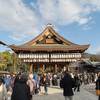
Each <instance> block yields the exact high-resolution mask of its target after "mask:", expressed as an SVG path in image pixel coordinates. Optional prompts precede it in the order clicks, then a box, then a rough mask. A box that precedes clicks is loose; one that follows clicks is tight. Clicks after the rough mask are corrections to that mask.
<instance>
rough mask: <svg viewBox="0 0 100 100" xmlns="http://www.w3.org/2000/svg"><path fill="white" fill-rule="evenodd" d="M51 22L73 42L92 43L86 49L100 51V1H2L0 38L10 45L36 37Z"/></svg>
mask: <svg viewBox="0 0 100 100" xmlns="http://www.w3.org/2000/svg"><path fill="white" fill-rule="evenodd" d="M47 23H51V24H52V25H53V26H54V29H55V30H56V32H57V33H59V34H60V35H61V36H63V37H64V38H66V39H67V40H69V41H71V42H73V43H76V44H79V45H87V44H90V47H89V49H88V50H87V51H86V52H88V53H91V54H97V53H99V52H100V33H99V32H100V0H0V41H2V42H4V43H6V44H8V45H12V44H15V45H21V44H24V43H26V42H28V41H30V40H32V39H33V38H35V37H36V36H37V35H39V34H40V33H42V32H43V30H44V29H45V27H46V24H47ZM5 50H10V49H9V48H7V47H4V46H2V45H0V52H3V51H5Z"/></svg>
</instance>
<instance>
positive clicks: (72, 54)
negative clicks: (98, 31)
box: [51, 53, 81, 58]
mask: <svg viewBox="0 0 100 100" xmlns="http://www.w3.org/2000/svg"><path fill="white" fill-rule="evenodd" d="M51 58H81V54H80V53H70V54H68V53H64V54H51Z"/></svg>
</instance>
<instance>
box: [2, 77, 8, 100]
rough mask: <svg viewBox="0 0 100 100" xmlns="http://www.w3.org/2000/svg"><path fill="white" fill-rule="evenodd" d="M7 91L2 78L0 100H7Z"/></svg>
mask: <svg viewBox="0 0 100 100" xmlns="http://www.w3.org/2000/svg"><path fill="white" fill-rule="evenodd" d="M7 98H8V97H7V90H6V86H5V83H4V80H3V78H2V77H0V100H7Z"/></svg>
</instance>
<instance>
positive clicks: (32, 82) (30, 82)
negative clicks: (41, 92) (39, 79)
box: [27, 74, 36, 100]
mask: <svg viewBox="0 0 100 100" xmlns="http://www.w3.org/2000/svg"><path fill="white" fill-rule="evenodd" d="M27 85H29V87H30V97H31V100H32V95H34V94H35V89H36V84H35V80H34V79H33V74H30V75H29V79H28V81H27Z"/></svg>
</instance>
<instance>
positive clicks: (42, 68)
mask: <svg viewBox="0 0 100 100" xmlns="http://www.w3.org/2000/svg"><path fill="white" fill-rule="evenodd" d="M68 65H69V63H66V64H57V63H56V64H51V63H50V64H46V63H42V64H31V66H30V72H43V73H44V72H52V73H57V72H62V71H64V70H66V69H68V67H69V66H68Z"/></svg>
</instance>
